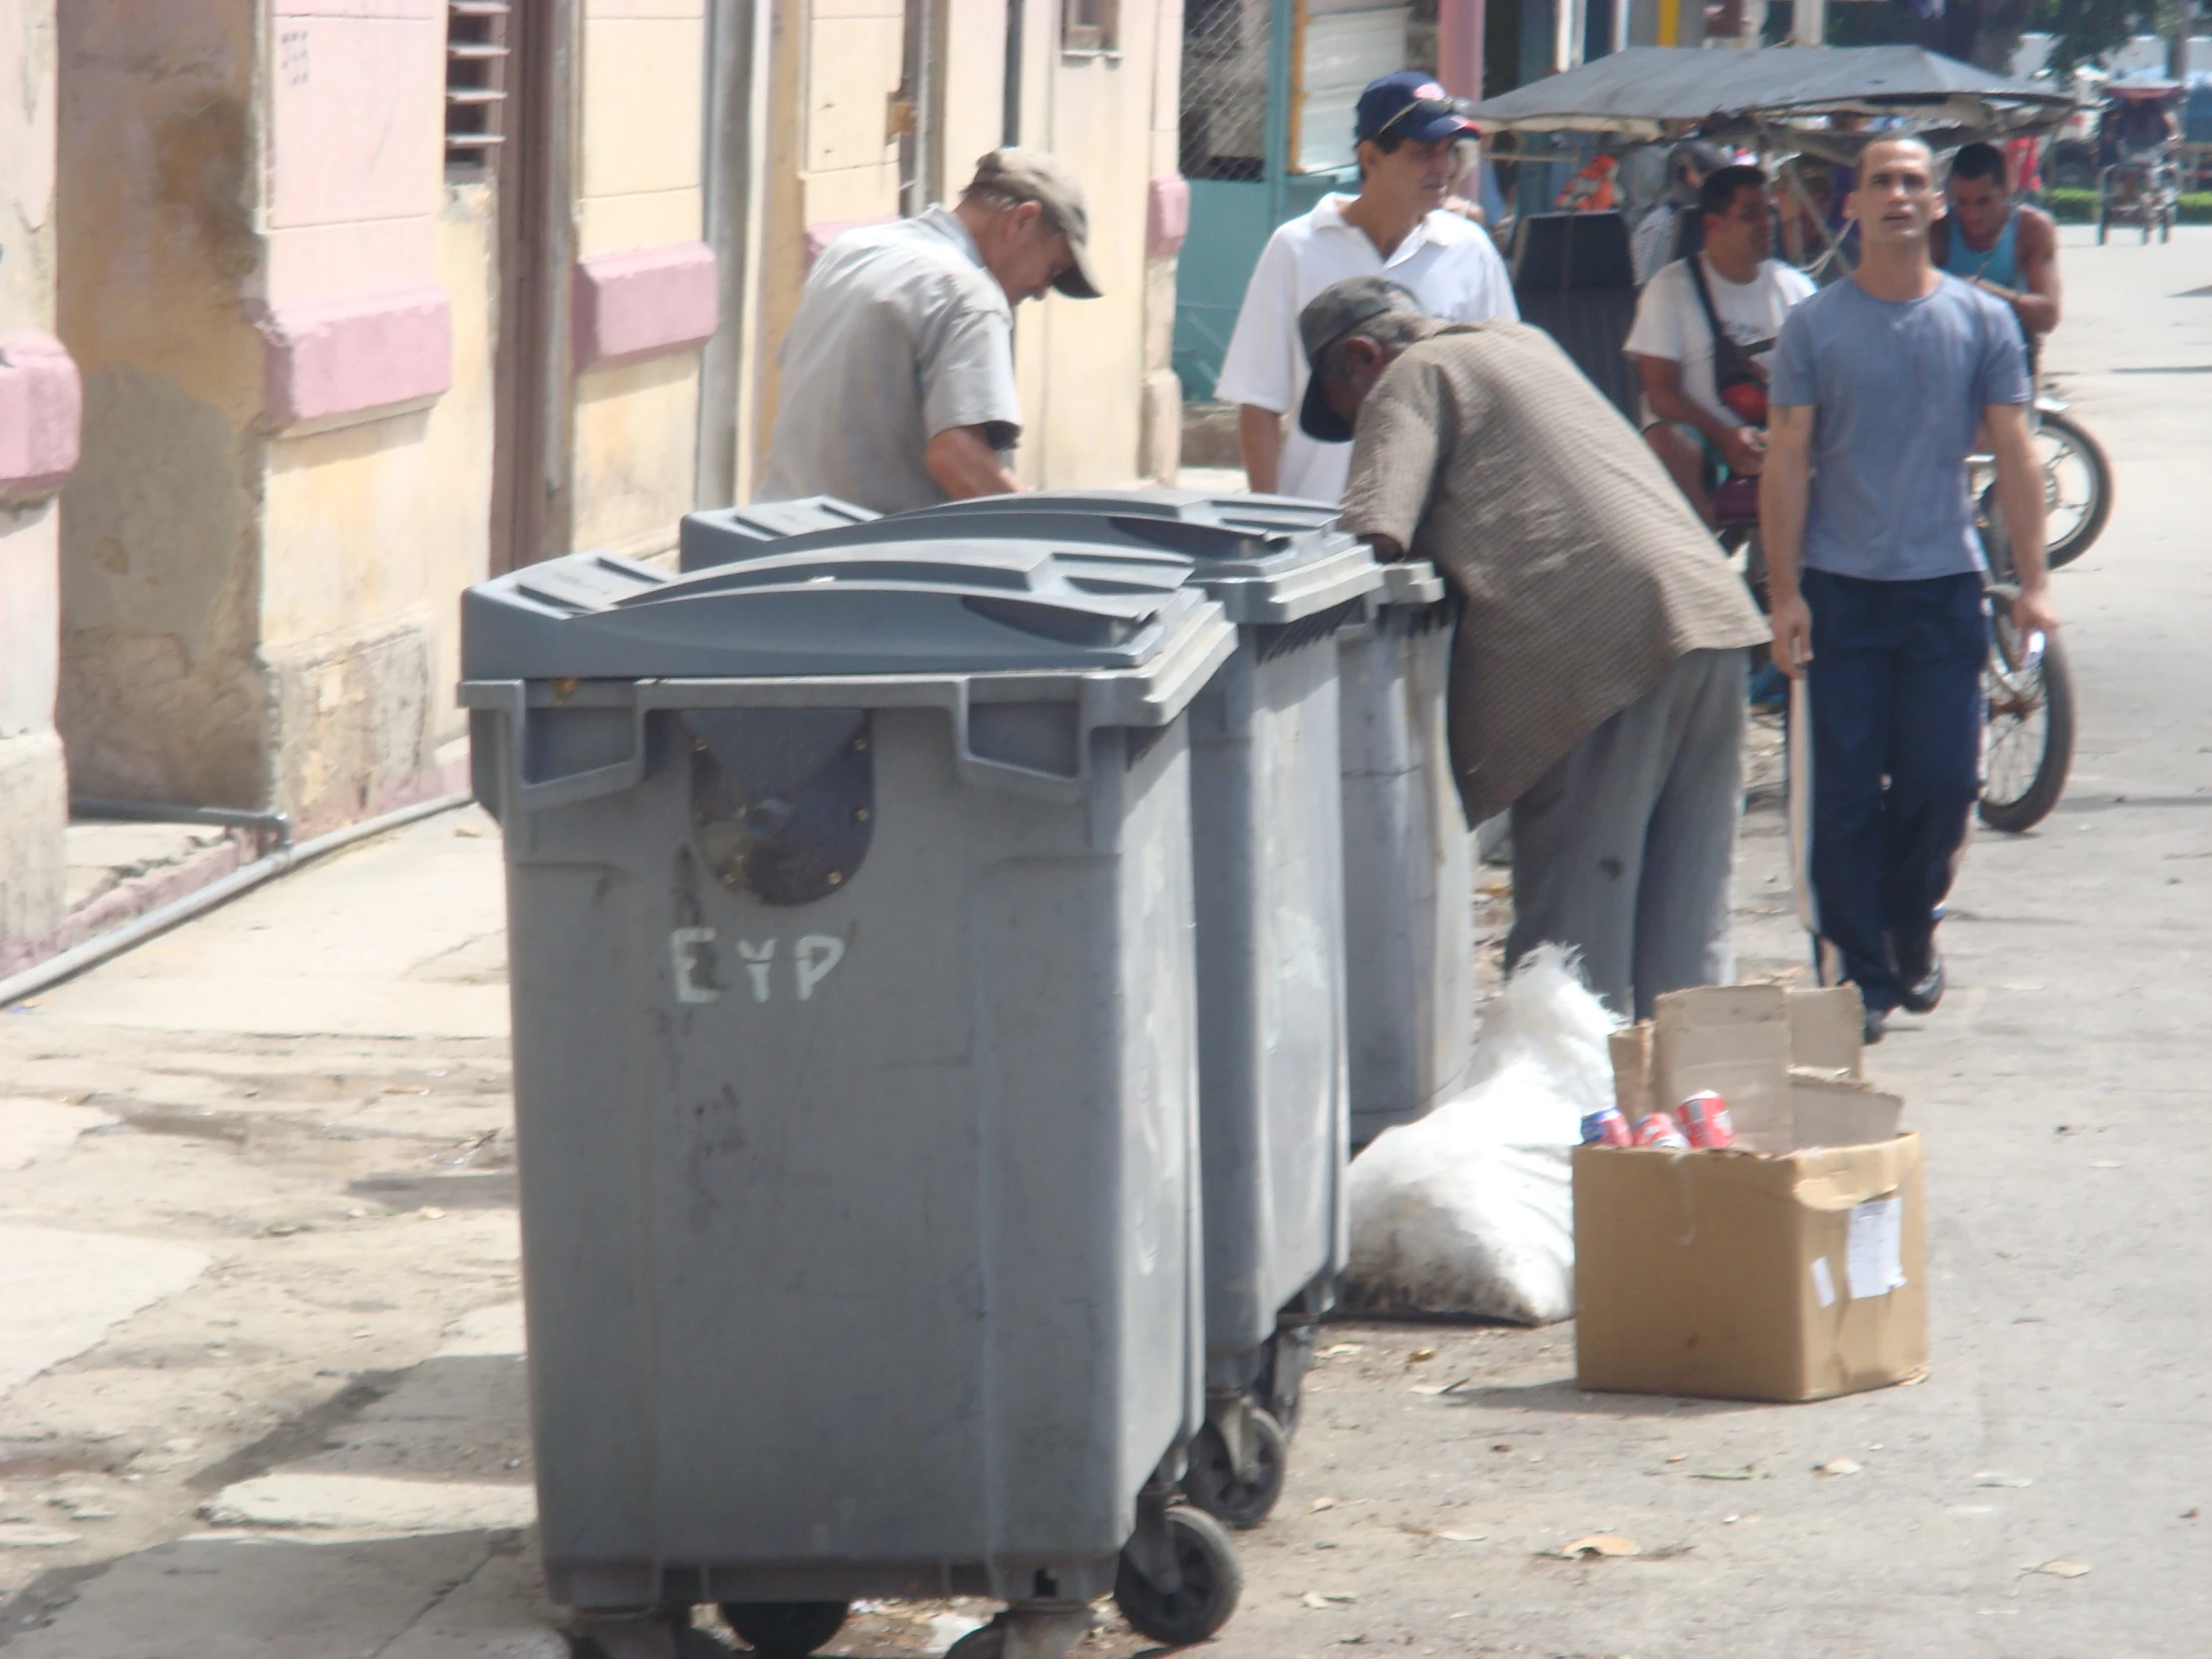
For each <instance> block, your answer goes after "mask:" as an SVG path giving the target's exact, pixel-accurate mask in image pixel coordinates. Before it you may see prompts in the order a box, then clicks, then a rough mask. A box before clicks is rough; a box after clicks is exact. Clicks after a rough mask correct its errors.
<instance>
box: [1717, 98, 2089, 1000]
mask: <svg viewBox="0 0 2212 1659" xmlns="http://www.w3.org/2000/svg"><path fill="white" fill-rule="evenodd" d="M1848 212H1849V214H1850V216H1851V218H1852V219H1854V220H1856V221H1857V222H1858V225H1859V237H1860V242H1861V244H1862V247H1863V250H1864V254H1863V258H1862V260H1861V262H1860V266H1859V269H1858V271H1857V272H1856V273H1855V274H1854V276H1853V277H1852V279H1851V280H1849V281H1844V282H1838V283H1836V284H1835V285H1833V286H1831V287H1827V288H1823V289H1822V290H1821V291H1820V292H1819V293H1817V294H1815V295H1814V296H1813V297H1812V298H1810V299H1808V300H1806V301H1805V302H1804V303H1803V304H1801V305H1799V306H1798V307H1797V308H1796V309H1794V310H1793V311H1791V312H1790V314H1789V318H1788V320H1787V321H1785V322H1784V323H1783V326H1782V334H1781V337H1780V339H1779V340H1777V342H1776V344H1775V352H1774V370H1773V381H1772V385H1771V387H1770V391H1769V399H1770V402H1771V405H1772V414H1771V424H1770V430H1769V435H1768V440H1767V464H1766V471H1765V473H1764V474H1763V475H1762V482H1761V487H1760V501H1759V518H1760V526H1761V530H1762V532H1763V536H1764V540H1765V543H1766V553H1767V566H1768V594H1769V597H1770V599H1771V600H1772V606H1773V613H1774V614H1773V620H1774V658H1775V662H1776V663H1777V664H1778V665H1780V667H1781V668H1782V671H1783V672H1784V673H1785V674H1788V675H1790V676H1792V677H1793V678H1795V677H1796V676H1798V675H1800V674H1803V675H1805V676H1806V677H1807V684H1808V687H1809V690H1810V697H1809V702H1810V704H1811V708H1812V750H1813V780H1812V826H1811V847H1810V858H1809V862H1810V865H1811V877H1812V886H1813V898H1814V904H1815V908H1816V911H1817V915H1816V925H1817V927H1818V928H1819V931H1820V936H1821V940H1822V944H1823V949H1822V965H1823V978H1825V979H1834V978H1836V977H1838V976H1839V975H1840V976H1841V977H1842V978H1844V979H1848V980H1850V981H1851V982H1852V983H1854V984H1856V985H1857V986H1858V987H1859V992H1860V995H1861V996H1862V997H1863V998H1864V999H1865V1002H1866V1009H1867V1040H1868V1041H1870V1042H1874V1041H1878V1040H1880V1038H1881V1036H1882V1032H1883V1025H1884V1022H1885V1020H1886V1019H1887V1018H1888V1016H1889V1014H1890V1012H1891V1011H1892V1010H1893V1009H1896V1008H1900V1007H1903V1008H1905V1009H1907V1010H1908V1011H1910V1012H1913V1013H1925V1012H1927V1011H1928V1010H1929V1009H1931V1008H1933V1007H1935V1006H1936V1002H1937V1000H1939V999H1940V998H1941V996H1942V994H1943V969H1942V958H1941V957H1940V956H1939V955H1938V954H1937V953H1936V921H1937V920H1938V919H1939V913H1940V906H1941V904H1942V901H1943V895H1944V894H1945V893H1946V892H1947V891H1948V890H1949V888H1950V878H1951V873H1952V870H1953V869H1954V867H1955V866H1956V864H1957V860H1958V854H1959V849H1960V847H1961V846H1962V845H1963V844H1964V841H1965V835H1966V825H1967V820H1968V818H1969V816H1970V815H1971V814H1972V812H1973V805H1974V801H1975V799H1976V798H1977V797H1978V796H1979V795H1980V793H1981V726H1982V710H1981V673H1982V664H1983V661H1984V659H1985V658H1986V657H1987V655H1988V649H1989V623H1988V605H1987V602H1986V600H1985V599H1984V598H1983V594H1982V582H1983V566H1982V559H1981V545H1980V541H1979V539H1978V538H1977V537H1976V535H1975V532H1974V525H1973V503H1972V501H1971V499H1970V498H1969V486H1968V483H1967V476H1966V457H1967V455H1969V454H1970V453H1972V452H1973V451H1974V449H1975V447H1976V445H1975V433H1976V431H1977V430H1979V429H1981V428H1984V427H1985V428H1986V430H1987V437H1986V442H1987V443H1988V444H1989V446H1990V452H1991V453H1993V454H1994V455H1995V457H1996V468H1997V502H1998V506H1999V508H2000V510H2001V512H2002V515H2003V520H2004V527H2005V533H2006V537H2007V540H2008V542H2009V545H2010V547H2011V552H2012V561H2013V564H2014V566H2015V568H2016V570H2017V572H2018V580H2019V597H2018V598H2016V599H2015V600H2014V601H2013V602H2012V622H2013V624H2014V626H2015V627H2017V628H2019V629H2021V630H2022V631H2023V632H2025V631H2027V630H2031V629H2051V628H2055V627H2056V626H2057V625H2058V623H2057V618H2056V616H2055V615H2054V614H2053V613H2052V610H2051V605H2050V590H2049V575H2048V573H2047V571H2046V570H2045V568H2044V564H2043V482H2042V472H2041V469H2040V468H2039V467H2038V466H2037V464H2036V460H2035V453H2034V448H2033V445H2032V443H2031V441H2030V438H2029V434H2028V426H2027V404H2028V400H2029V387H2028V379H2027V365H2026V359H2025V355H2024V353H2023V351H2022V348H2021V343H2020V331H2019V328H2018V327H2017V326H2016V325H2015V324H2014V322H2013V320H2012V313H2011V311H2010V310H2008V309H2007V308H2006V307H2005V306H2004V304H2003V303H2002V302H2000V301H1999V300H1997V299H1994V298H1992V297H1990V296H1989V295H1988V294H1986V293H1983V292H1981V291H1980V290H1979V289H1977V288H1974V287H1971V286H1969V285H1968V284H1966V283H1964V282H1961V281H1959V280H1958V279H1957V278H1956V277H1946V276H1944V275H1943V274H1942V273H1940V272H1938V271H1937V270H1936V268H1935V267H1934V266H1933V265H1932V264H1931V263H1930V258H1929V227H1930V226H1931V225H1932V224H1933V223H1934V222H1935V220H1936V218H1937V217H1938V216H1939V215H1940V214H1941V213H1942V197H1941V195H1940V194H1939V193H1938V192H1937V191H1936V182H1935V158H1934V157H1933V156H1932V155H1931V154H1930V152H1929V148H1928V146H1927V145H1925V144H1923V143H1922V142H1921V141H1920V140H1918V139H1910V138H1895V139H1893V138H1883V139H1877V140H1876V141H1875V142H1874V143H1872V144H1870V145H1868V146H1867V148H1866V150H1865V152H1864V153H1863V154H1862V156H1861V158H1860V165H1859V178H1858V186H1857V188H1856V189H1855V190H1854V191H1853V192H1852V195H1851V199H1850V204H1849V208H1848ZM1801 572H1802V575H1801V574H1800V573H1801ZM1885 780H1887V783H1885Z"/></svg>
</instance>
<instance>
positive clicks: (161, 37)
mask: <svg viewBox="0 0 2212 1659" xmlns="http://www.w3.org/2000/svg"><path fill="white" fill-rule="evenodd" d="M255 64H256V54H255V42H254V5H253V4H252V0H70V3H69V4H68V5H66V6H63V7H62V8H61V11H60V62H59V73H60V87H61V99H60V152H59V154H60V161H59V169H58V181H59V192H60V204H61V206H60V212H59V218H58V229H59V237H58V256H57V266H58V270H59V272H60V273H61V274H62V278H63V279H62V281H61V286H60V332H61V336H62V339H63V341H64V342H65V343H66V344H67V345H68V347H69V349H70V351H71V353H72V354H73V355H74V356H75V357H76V359H77V363H78V366H79V368H80V369H81V370H82V371H83V374H84V377H85V423H84V454H83V459H82V461H81V462H80V464H79V466H78V468H77V471H76V473H75V475H74V476H73V477H72V478H71V480H70V483H69V487H68V488H67V490H66V491H65V492H64V494H63V497H62V511H61V518H62V635H61V658H62V667H61V702H60V721H61V730H62V734H63V737H64V739H65V740H66V742H67V744H68V750H69V761H70V770H71V773H72V775H73V779H74V782H75V786H76V788H77V789H78V790H79V791H80V792H81V793H83V794H88V795H110V796H126V797H139V798H150V799H156V800H171V801H186V802H209V803H217V804H222V805H227V806H236V807H258V806H260V805H262V804H263V802H264V801H265V799H266V780H267V760H268V740H269V726H270V720H269V706H268V688H267V685H266V681H265V676H264V674H263V672H262V669H261V666H260V663H259V660H258V654H257V645H258V635H259V631H260V617H259V607H260V587H261V578H260V569H259V564H260V560H259V552H260V528H261V470H262V448H263V443H262V440H261V438H260V437H259V435H258V434H257V433H256V432H255V430H254V423H255V420H256V418H257V416H258V415H259V413H260V410H261V403H262V390H263V388H262V356H263V353H262V344H261V340H260V338H259V336H258V335H257V334H256V333H255V331H254V329H253V326H252V324H251V323H250V321H249V320H248V318H247V315H246V313H245V310H244V308H243V306H242V304H241V296H242V293H243V292H244V291H245V290H246V288H247V286H248V285H249V284H250V283H252V282H254V281H255V280H257V279H258V277H259V276H260V272H261V263H262V244H261V239H260V238H259V237H258V236H257V235H256V233H255V210H256V206H257V201H258V197H259V178H258V170H257V166H256V160H255V158H256V146H255V137H254V133H255V125H256V123H255V116H254V98H255V83H256V71H255Z"/></svg>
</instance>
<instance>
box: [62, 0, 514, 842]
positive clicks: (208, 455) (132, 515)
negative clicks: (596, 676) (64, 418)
mask: <svg viewBox="0 0 2212 1659" xmlns="http://www.w3.org/2000/svg"><path fill="white" fill-rule="evenodd" d="M65 13H66V15H65V16H64V17H63V19H62V46H61V51H62V85H63V99H62V106H63V118H62V119H63V130H62V141H61V188H62V199H63V202H64V204H65V211H64V213H63V215H62V236H61V255H60V265H61V270H62V272H63V274H64V277H65V280H64V281H63V283H62V290H63V306H62V319H61V321H62V332H63V335H64V338H65V339H66V340H67V342H68V343H69V344H70V346H71V347H72V349H73V350H74V351H75V352H76V354H77V357H78V360H79V362H80V363H81V364H82V365H83V366H84V368H85V371H86V393H87V395H86V402H87V419H86V455H85V462H84V464H83V465H82V466H81V467H80V468H79V470H78V473H77V475H76V477H75V478H74V479H73V480H72V483H71V487H70V490H69V492H68V495H67V497H66V499H65V502H64V513H63V523H64V586H63V611H64V628H63V684H62V728H63V732H64V735H65V737H66V739H67V742H68V746H69V753H70V759H71V763H72V767H73V770H74V772H75V774H76V777H77V780H78V786H79V788H80V789H81V790H83V791H85V792H87V793H98V794H107V795H120V796H128V797H140V798H151V799H158V800H173V801H183V802H208V803H219V804H223V805H229V806H242V807H261V806H265V805H270V806H275V807H277V808H278V809H280V810H282V811H285V812H287V813H289V814H291V815H292V816H293V818H294V820H295V822H296V823H297V824H298V826H299V827H300V828H301V829H302V830H313V829H314V828H317V827H326V826H329V825H333V824H337V823H342V822H345V821H347V820H350V819H353V818H357V817H360V816H362V815H364V814H366V813H370V812H374V811H376V810H378V809H380V808H382V807H385V806H389V805H392V804H394V803H395V802H398V801H401V800H405V799H408V798H410V797H413V796H418V795H421V794H423V793H426V792H427V791H428V790H430V789H432V788H434V787H435V780H434V778H433V776H432V774H431V770H430V769H431V767H432V761H433V755H434V750H435V748H436V745H437V744H438V742H439V741H440V740H441V739H443V738H446V737H450V736H453V735H456V734H457V733H458V732H459V730H460V724H459V721H458V718H457V716H456V714H455V712H454V710H453V706H452V701H451V690H450V688H451V686H452V683H453V680H454V678H455V667H456V665H455V644H454V640H453V628H454V621H453V619H454V615H455V611H456V607H457V599H458V595H459V593H460V590H461V589H462V587H464V586H465V585H466V584H467V583H469V582H471V581H474V580H478V579H480V578H481V576H482V575H483V573H484V569H485V560H486V546H487V542H488V512H489V507H488V502H489V480H490V450H491V396H490V358H491V343H490V340H491V326H490V311H491V304H492V299H491V294H492V277H491V270H492V258H493V211H494V210H493V204H492V199H491V189H490V187H489V186H486V185H481V184H479V185H473V186H471V185H459V186H453V187H449V186H448V185H447V184H446V182H445V179H444V143H443V126H444V112H443V82H444V67H445V51H444V48H445V13H446V8H445V6H444V5H443V4H441V3H439V0H347V3H345V4H331V3H329V0H259V3H257V0H71V4H70V5H69V6H67V7H66V8H65ZM257 31H259V32H257Z"/></svg>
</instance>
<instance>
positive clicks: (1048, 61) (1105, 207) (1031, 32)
mask: <svg viewBox="0 0 2212 1659" xmlns="http://www.w3.org/2000/svg"><path fill="white" fill-rule="evenodd" d="M1022 3H1023V4H1025V5H1026V7H1027V11H1026V14H1025V17H1026V24H1025V28H1024V32H1023V43H1024V60H1025V61H1024V71H1023V77H1022V118H1021V132H1022V141H1023V142H1024V143H1025V144H1033V145H1036V146H1037V147H1039V148H1040V149H1046V150H1050V151H1052V152H1053V153H1054V154H1055V155H1057V156H1058V157H1059V158H1060V159H1061V160H1062V161H1064V162H1065V163H1067V165H1068V166H1069V167H1070V168H1072V169H1073V170H1074V172H1075V174H1076V177H1077V178H1079V179H1081V180H1082V181H1083V189H1084V194H1085V196H1086V198H1087V199H1088V202H1089V204H1090V214H1091V250H1092V259H1093V261H1094V262H1095V264H1096V269H1097V271H1098V279H1099V286H1100V287H1101V288H1102V289H1103V290H1104V293H1103V296H1102V297H1100V298H1097V299H1088V300H1076V299H1063V298H1061V297H1060V296H1059V295H1057V294H1054V295H1052V296H1051V297H1049V298H1047V299H1046V300H1044V301H1043V302H1042V303H1041V304H1030V305H1024V306H1022V307H1021V313H1020V324H1019V326H1020V334H1019V337H1018V340H1017V345H1016V365H1017V370H1018V373H1019V378H1020V385H1021V396H1022V403H1023V406H1024V409H1025V411H1026V413H1027V415H1028V421H1029V426H1028V434H1027V436H1026V438H1025V439H1024V441H1023V443H1022V447H1021V455H1020V464H1019V466H1018V467H1017V469H1016V470H1017V472H1018V474H1019V476H1020V477H1021V480H1022V482H1023V483H1025V484H1030V485H1033V486H1040V487H1053V488H1060V487H1067V486H1071V485H1086V484H1100V485H1117V484H1128V483H1130V482H1133V481H1135V480H1136V479H1138V478H1139V477H1140V476H1141V475H1142V474H1143V473H1144V471H1145V470H1146V463H1145V457H1144V449H1145V444H1144V441H1143V440H1144V437H1145V429H1146V422H1145V416H1144V405H1145V396H1146V374H1147V368H1148V361H1147V357H1148V348H1147V337H1146V320H1147V312H1148V305H1147V292H1148V275H1149V274H1148V271H1147V264H1148V257H1147V250H1146V235H1145V231H1146V211H1147V206H1148V200H1149V195H1150V184H1151V180H1152V177H1153V175H1154V173H1155V171H1156V169H1157V167H1158V163H1157V162H1156V160H1155V157H1156V154H1157V153H1158V152H1159V150H1160V145H1159V129H1160V113H1159V112H1160V107H1161V98H1160V84H1159V77H1160V75H1161V72H1162V70H1163V67H1164V68H1165V70H1166V73H1167V74H1168V75H1170V76H1172V75H1173V73H1174V71H1175V67H1176V63H1175V59H1174V56H1173V54H1174V52H1175V51H1176V50H1178V48H1177V47H1176V46H1175V45H1174V44H1172V37H1170V36H1169V31H1167V30H1166V29H1165V28H1164V27H1163V24H1164V23H1165V22H1166V21H1167V19H1166V17H1165V15H1164V14H1165V13H1168V12H1175V13H1176V14H1177V17H1178V18H1179V17H1180V10H1179V8H1178V7H1176V6H1175V5H1174V4H1173V0H1122V4H1121V5H1120V7H1119V34H1118V39H1117V42H1116V49H1115V50H1112V51H1100V52H1070V51H1063V50H1061V43H1060V38H1059V23H1060V13H1061V9H1062V8H1061V7H1060V6H1059V4H1058V3H1057V0H1022ZM1166 154H1167V156H1168V157H1169V158H1170V160H1169V163H1168V168H1169V170H1170V171H1172V166H1173V162H1172V158H1173V156H1174V145H1173V143H1172V140H1171V142H1170V143H1169V144H1168V145H1167V147H1166ZM1157 308H1158V307H1157V305H1156V304H1155V305H1153V306H1151V307H1150V309H1152V310H1154V311H1156V310H1157Z"/></svg>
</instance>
